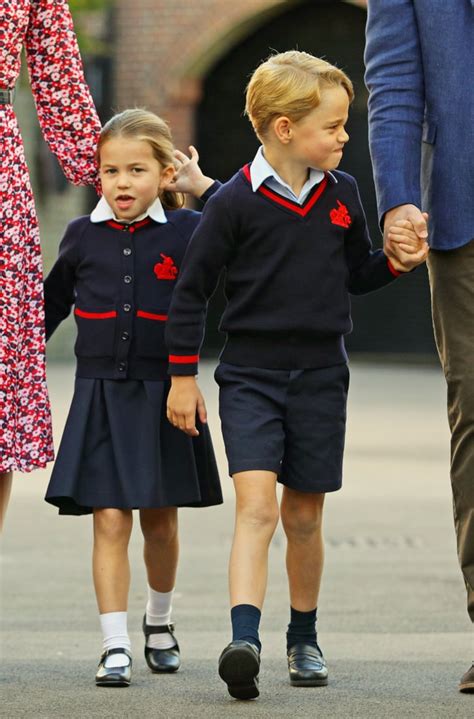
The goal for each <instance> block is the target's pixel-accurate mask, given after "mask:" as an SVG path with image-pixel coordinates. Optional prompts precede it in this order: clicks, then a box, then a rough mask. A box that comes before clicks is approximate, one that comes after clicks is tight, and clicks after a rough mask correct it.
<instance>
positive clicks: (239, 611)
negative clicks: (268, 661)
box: [230, 604, 262, 651]
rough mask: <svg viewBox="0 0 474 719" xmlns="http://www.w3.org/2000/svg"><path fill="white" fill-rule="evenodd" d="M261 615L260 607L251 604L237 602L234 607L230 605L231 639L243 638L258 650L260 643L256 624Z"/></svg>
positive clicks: (260, 646)
mask: <svg viewBox="0 0 474 719" xmlns="http://www.w3.org/2000/svg"><path fill="white" fill-rule="evenodd" d="M261 615H262V613H261V611H260V609H258V607H254V606H253V605H252V604H237V606H236V607H232V609H231V610H230V618H231V621H232V641H235V640H237V639H245V641H247V642H250V643H251V644H254V645H255V646H256V647H257V649H258V651H260V650H261V648H262V645H261V643H260V639H259V637H258V626H259V624H260V617H261Z"/></svg>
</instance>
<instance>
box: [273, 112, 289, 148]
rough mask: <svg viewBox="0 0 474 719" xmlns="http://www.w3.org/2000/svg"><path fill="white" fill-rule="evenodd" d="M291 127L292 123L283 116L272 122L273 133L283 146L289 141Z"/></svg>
mask: <svg viewBox="0 0 474 719" xmlns="http://www.w3.org/2000/svg"><path fill="white" fill-rule="evenodd" d="M292 127H293V123H292V122H291V120H290V119H289V118H288V117H286V116H285V115H280V117H277V118H276V119H275V120H274V121H273V131H274V133H275V135H276V137H277V139H278V140H279V141H280V142H281V143H283V144H284V145H287V144H288V143H289V142H290V140H291V136H292Z"/></svg>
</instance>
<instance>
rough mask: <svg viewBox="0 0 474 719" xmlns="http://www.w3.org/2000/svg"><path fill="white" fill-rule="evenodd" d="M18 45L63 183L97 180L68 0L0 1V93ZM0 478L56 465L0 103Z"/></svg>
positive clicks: (11, 131) (39, 318)
mask: <svg viewBox="0 0 474 719" xmlns="http://www.w3.org/2000/svg"><path fill="white" fill-rule="evenodd" d="M23 47H24V48H25V51H26V56H27V62H28V70H29V74H30V80H31V88H32V91H33V95H34V98H35V103H36V109H37V114H38V119H39V122H40V125H41V128H42V131H43V135H44V137H45V139H46V141H47V142H48V144H49V146H50V148H51V150H52V151H53V152H54V153H55V154H56V155H57V157H58V159H59V161H60V163H61V166H62V168H63V170H64V173H65V175H66V177H67V178H68V180H70V181H71V182H74V183H76V184H88V183H94V182H95V180H96V169H95V163H94V150H95V146H96V141H97V137H98V132H99V129H100V123H99V119H98V117H97V113H96V110H95V108H94V104H93V101H92V98H91V96H90V93H89V90H88V88H87V85H86V84H85V81H84V76H83V70H82V64H81V58H80V55H79V50H78V47H77V42H76V37H75V35H74V31H73V26H72V19H71V15H70V12H69V8H68V6H67V2H66V1H65V0H0V88H3V89H5V88H7V89H11V88H13V87H14V85H15V81H16V80H17V77H18V73H19V68H20V53H21V50H22V48H23ZM0 158H1V162H0V194H1V206H0V241H1V256H0V472H5V471H8V470H19V471H22V472H27V471H29V470H32V469H34V468H36V467H44V466H45V464H46V462H48V461H50V460H52V459H53V443H52V432H51V418H50V411H49V400H48V393H47V388H46V373H45V358H44V350H45V346H44V330H43V271H42V261H41V253H40V238H39V231H38V222H37V218H36V212H35V206H34V202H33V197H32V194H31V185H30V179H29V176H28V170H27V167H26V164H25V156H24V152H23V143H22V140H21V136H20V133H19V130H18V125H17V122H16V118H15V113H14V110H13V106H12V105H2V104H0Z"/></svg>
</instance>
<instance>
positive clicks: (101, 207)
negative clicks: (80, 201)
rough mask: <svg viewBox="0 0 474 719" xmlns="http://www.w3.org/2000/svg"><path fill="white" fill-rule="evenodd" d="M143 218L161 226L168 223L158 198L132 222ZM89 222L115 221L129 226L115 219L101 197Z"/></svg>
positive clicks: (112, 212)
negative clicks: (149, 218) (148, 218)
mask: <svg viewBox="0 0 474 719" xmlns="http://www.w3.org/2000/svg"><path fill="white" fill-rule="evenodd" d="M145 217H151V219H152V220H155V222H161V223H162V224H164V223H165V222H168V220H167V219H166V215H165V211H164V209H163V205H162V204H161V201H160V198H159V197H157V198H156V200H155V201H154V202H153V204H152V205H150V207H149V208H148V210H147V211H146V212H145V213H144V214H143V215H140V217H134V218H133V220H132V222H139V221H140V220H144V219H145ZM90 220H91V222H105V221H106V220H115V221H116V222H123V223H126V224H130V223H127V222H126V220H119V219H118V218H117V217H115V215H114V211H113V210H112V208H111V207H110V205H109V203H108V202H107V200H106V199H105V197H104V196H103V195H102V197H101V198H100V200H99V202H98V203H97V205H96V206H95V208H94V209H93V210H92V212H91V215H90Z"/></svg>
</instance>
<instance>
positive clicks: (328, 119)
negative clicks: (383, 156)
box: [288, 86, 349, 170]
mask: <svg viewBox="0 0 474 719" xmlns="http://www.w3.org/2000/svg"><path fill="white" fill-rule="evenodd" d="M348 114H349V97H348V95H347V92H346V91H345V90H344V88H343V87H339V86H337V87H329V88H326V89H324V90H323V91H322V93H321V102H320V104H319V105H318V107H316V108H315V109H314V110H311V112H310V113H308V114H307V115H305V117H303V118H302V119H301V120H298V122H292V123H291V142H290V144H289V148H288V149H289V150H290V154H291V157H292V158H293V159H294V160H295V161H297V162H300V163H301V164H304V165H305V166H306V167H313V168H316V169H319V170H334V169H335V168H336V167H337V166H338V165H339V163H340V161H341V159H342V152H343V149H344V145H345V144H346V142H347V141H348V139H349V135H348V134H347V132H346V131H345V129H344V126H345V124H346V122H347V118H348Z"/></svg>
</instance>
